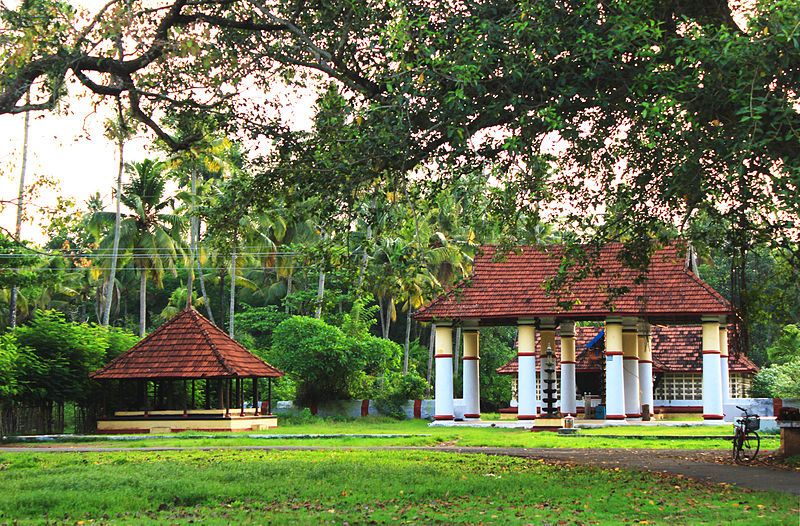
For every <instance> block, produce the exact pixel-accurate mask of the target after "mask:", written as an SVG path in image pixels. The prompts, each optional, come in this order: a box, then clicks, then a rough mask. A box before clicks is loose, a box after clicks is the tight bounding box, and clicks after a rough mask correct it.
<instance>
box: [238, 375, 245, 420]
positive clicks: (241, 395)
mask: <svg viewBox="0 0 800 526" xmlns="http://www.w3.org/2000/svg"><path fill="white" fill-rule="evenodd" d="M236 384H237V385H238V387H239V399H238V400H237V402H239V416H244V379H243V378H236Z"/></svg>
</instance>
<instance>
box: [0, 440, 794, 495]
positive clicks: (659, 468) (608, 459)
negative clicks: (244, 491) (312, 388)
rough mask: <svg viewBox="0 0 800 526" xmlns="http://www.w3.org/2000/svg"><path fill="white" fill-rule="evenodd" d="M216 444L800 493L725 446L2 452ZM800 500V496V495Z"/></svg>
mask: <svg viewBox="0 0 800 526" xmlns="http://www.w3.org/2000/svg"><path fill="white" fill-rule="evenodd" d="M216 449H237V450H275V451H325V450H388V451H390V450H402V451H441V452H447V453H456V454H458V453H462V454H463V453H478V454H484V455H507V456H514V457H524V458H535V459H541V460H545V461H550V462H563V463H568V464H578V465H591V466H599V467H603V468H627V469H638V470H644V471H653V472H660V473H670V474H676V475H683V476H686V477H691V478H694V479H698V480H702V481H706V482H712V483H726V484H736V485H739V486H741V487H743V488H748V489H754V490H772V491H781V492H785V493H790V494H793V495H800V473H797V472H793V471H788V470H783V469H777V468H771V467H768V466H764V465H752V466H737V465H734V464H731V463H730V462H728V460H727V452H726V451H711V450H679V449H597V448H584V449H566V448H563V449H562V448H502V447H457V446H439V447H403V446H395V447H392V446H385V447H369V446H363V447H358V446H185V447H179V446H176V447H169V446H164V447H141V448H133V447H132V448H122V447H97V446H47V447H24V446H16V447H0V452H2V453H12V452H14V453H20V452H23V451H24V452H27V453H34V452H35V453H48V452H53V453H55V452H73V453H103V452H120V451H213V450H216ZM798 504H800V500H799V501H798Z"/></svg>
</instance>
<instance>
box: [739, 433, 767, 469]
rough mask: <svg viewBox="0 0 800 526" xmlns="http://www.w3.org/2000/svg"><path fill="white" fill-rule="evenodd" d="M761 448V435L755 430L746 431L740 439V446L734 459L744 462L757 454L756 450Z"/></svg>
mask: <svg viewBox="0 0 800 526" xmlns="http://www.w3.org/2000/svg"><path fill="white" fill-rule="evenodd" d="M760 448H761V437H759V436H758V433H756V432H755V431H750V432H749V433H747V434H746V435H745V436H744V438H743V440H742V447H741V449H739V451H738V454H737V457H736V461H737V462H739V463H741V464H745V463H747V462H750V461H751V460H753V459H754V458H756V455H758V450H759V449H760Z"/></svg>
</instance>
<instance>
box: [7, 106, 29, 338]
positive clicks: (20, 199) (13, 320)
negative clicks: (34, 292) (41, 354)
mask: <svg viewBox="0 0 800 526" xmlns="http://www.w3.org/2000/svg"><path fill="white" fill-rule="evenodd" d="M30 101H31V92H30V90H28V93H27V94H26V95H25V103H26V104H30ZM30 123H31V113H30V112H29V111H26V112H25V124H24V125H23V128H22V166H21V167H20V171H19V194H18V195H17V224H16V229H15V230H14V240H15V241H17V242H19V240H20V235H21V234H22V212H23V210H24V208H25V203H24V201H25V176H26V175H27V171H28V130H29V129H30ZM18 295H19V287H17V285H16V283H15V284H14V285H13V286H12V287H11V296H10V297H9V300H8V325H9V327H10V328H12V329H13V328H14V327H16V326H17V296H18Z"/></svg>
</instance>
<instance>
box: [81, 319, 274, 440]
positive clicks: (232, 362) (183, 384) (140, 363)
mask: <svg viewBox="0 0 800 526" xmlns="http://www.w3.org/2000/svg"><path fill="white" fill-rule="evenodd" d="M280 376H283V373H282V372H281V371H279V370H278V369H276V368H274V367H272V366H271V365H269V364H268V363H266V362H264V361H263V360H261V359H260V358H258V357H257V356H255V355H253V354H252V353H251V352H250V351H248V350H247V349H245V348H244V347H242V346H241V345H240V344H239V343H238V342H237V341H236V340H234V339H232V338H230V337H229V336H228V335H227V334H225V333H224V332H223V331H221V330H220V329H219V328H217V327H216V326H215V325H214V324H213V323H211V322H210V321H208V320H207V319H206V318H204V317H203V316H202V315H201V314H199V313H198V312H197V311H196V310H194V309H193V308H191V307H188V308H186V309H184V310H183V311H181V312H180V313H178V314H176V315H175V316H174V317H172V318H171V319H170V320H168V321H167V322H166V323H164V324H163V325H161V326H160V327H159V328H158V329H156V330H155V331H153V332H152V333H151V334H150V335H148V336H147V337H146V338H144V339H142V340H141V341H140V342H139V343H137V344H136V345H134V346H133V347H132V348H131V349H130V350H128V351H127V352H125V353H124V354H121V355H120V356H118V357H117V358H115V359H114V360H112V361H111V362H109V363H108V364H107V365H106V366H105V367H103V368H102V369H99V370H97V371H95V372H94V373H92V374H91V375H90V377H91V378H93V379H95V380H102V381H113V380H116V381H119V383H120V384H121V386H120V387H121V390H124V389H123V386H124V384H130V385H135V386H136V390H135V392H136V393H137V396H135V397H134V399H133V401H132V402H130V403H129V404H130V405H134V406H137V407H134V408H126V409H122V410H116V411H114V413H113V416H110V417H106V418H103V419H101V420H100V421H98V424H97V429H98V431H99V432H105V433H148V432H170V431H172V432H177V431H185V430H203V431H240V430H262V429H268V428H272V427H277V417H276V416H275V415H273V414H272V407H271V403H270V400H271V398H272V396H271V394H272V393H271V391H272V378H277V377H280ZM262 378H266V379H267V382H268V391H269V392H268V396H267V399H266V401H265V403H264V404H259V389H258V388H259V379H262ZM246 380H250V382H249V383H250V388H251V389H252V404H250V405H251V407H246V405H248V404H246V402H245V398H246V396H245V390H246V385H245V384H246ZM198 382H199V383H200V385H199V386H198V385H197V384H198ZM198 387H199V388H200V389H202V391H201V392H200V393H198ZM198 394H199V395H200V396H197V395H198ZM197 398H201V399H202V400H203V404H202V405H203V407H198V404H197V403H196V402H197ZM212 400H213V401H215V402H216V403H214V404H213V405H214V407H212ZM175 406H177V407H175Z"/></svg>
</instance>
